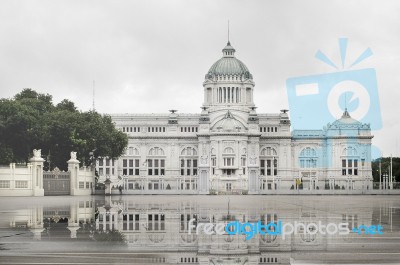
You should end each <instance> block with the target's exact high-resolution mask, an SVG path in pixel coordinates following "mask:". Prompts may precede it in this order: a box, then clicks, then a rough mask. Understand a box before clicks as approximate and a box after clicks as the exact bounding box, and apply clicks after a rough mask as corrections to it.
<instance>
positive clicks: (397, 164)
mask: <svg viewBox="0 0 400 265" xmlns="http://www.w3.org/2000/svg"><path fill="white" fill-rule="evenodd" d="M379 164H380V167H381V174H382V175H383V174H387V175H389V172H390V157H380V158H378V159H375V160H374V161H372V176H373V179H374V182H379ZM392 168H393V173H392V174H393V177H394V181H396V182H400V157H393V158H392Z"/></svg>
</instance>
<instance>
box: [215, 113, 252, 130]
mask: <svg viewBox="0 0 400 265" xmlns="http://www.w3.org/2000/svg"><path fill="white" fill-rule="evenodd" d="M245 129H246V127H245V126H244V125H243V124H242V123H241V122H240V121H238V120H237V119H236V118H235V117H234V116H233V115H232V113H231V112H230V111H229V110H228V112H227V113H226V114H225V116H224V118H222V119H221V120H219V121H217V122H216V123H215V124H214V126H213V127H212V130H213V131H223V132H240V131H244V130H245Z"/></svg>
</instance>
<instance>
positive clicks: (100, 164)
mask: <svg viewBox="0 0 400 265" xmlns="http://www.w3.org/2000/svg"><path fill="white" fill-rule="evenodd" d="M99 166H100V167H102V166H103V159H100V160H99Z"/></svg>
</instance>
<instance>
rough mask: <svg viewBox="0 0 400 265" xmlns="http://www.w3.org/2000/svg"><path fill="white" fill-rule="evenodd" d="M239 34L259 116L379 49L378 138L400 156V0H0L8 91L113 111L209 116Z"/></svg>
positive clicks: (2, 84) (0, 90) (1, 67)
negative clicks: (209, 91)
mask: <svg viewBox="0 0 400 265" xmlns="http://www.w3.org/2000/svg"><path fill="white" fill-rule="evenodd" d="M228 19H229V20H230V25H231V27H230V33H231V34H230V36H231V37H230V40H231V43H232V45H233V47H235V49H236V51H237V52H236V56H237V58H239V59H240V60H242V61H243V62H244V63H245V64H246V65H247V67H248V68H249V70H250V72H251V73H252V74H253V77H254V81H255V83H256V88H255V103H256V105H257V106H258V109H257V111H258V112H259V113H263V112H279V110H280V109H282V108H287V107H288V102H287V95H286V88H285V81H286V79H287V78H289V77H295V76H303V75H310V74H320V73H329V72H334V71H335V69H332V68H331V67H329V66H327V65H325V64H323V63H322V62H320V61H318V60H316V59H315V58H314V55H315V53H316V51H317V50H318V49H321V50H322V51H324V52H325V53H326V54H327V55H328V56H329V57H331V58H332V60H333V61H335V62H340V57H339V52H338V43H337V39H338V38H339V37H347V38H349V46H348V58H349V60H354V59H355V57H356V56H358V55H359V54H360V53H361V52H362V51H364V50H365V49H366V48H367V47H370V48H371V49H372V51H373V53H374V55H373V56H372V57H370V58H368V59H367V60H365V61H364V62H362V63H361V64H359V65H358V66H357V67H356V69H362V68H370V67H372V68H375V69H376V71H377V78H378V86H379V96H380V103H381V108H382V116H383V129H382V130H380V131H378V132H373V133H374V135H375V138H374V140H373V143H374V144H375V145H377V146H378V147H380V148H381V149H382V151H383V154H384V155H385V156H387V155H390V153H393V155H397V156H400V150H399V148H400V134H399V132H400V123H399V121H400V118H399V113H400V111H399V110H398V109H399V108H398V106H399V105H400V101H399V100H400V87H399V83H400V75H399V69H400V1H397V0H392V1H380V0H375V1H371V0H369V1H365V0H360V1H348V0H346V1H320V0H315V1H288V0H283V1H282V0H279V1H278V0H276V1H244V0H243V1H232V0H231V1H215V0H212V1H211V0H209V1H205V0H196V1H195V0H186V1H178V0H174V1H155V0H150V1H148V0H146V1H145V0H142V1H85V0H79V1H16V0H12V1H4V0H2V1H0V39H1V41H0V73H1V78H0V97H1V98H4V97H7V98H8V97H12V96H13V95H15V94H16V93H18V92H20V91H21V89H22V88H26V87H30V88H33V89H35V90H37V91H39V92H45V93H50V94H52V95H53V96H54V100H55V101H56V102H59V101H61V100H62V99H64V98H68V99H70V100H72V101H74V102H75V103H76V104H77V106H78V107H79V109H81V110H89V109H90V108H91V107H92V80H95V81H96V109H97V110H98V111H99V112H102V113H165V112H167V111H168V110H169V109H171V108H174V109H178V110H179V112H186V113H198V112H199V111H200V108H199V107H200V106H201V104H202V103H203V87H202V82H203V81H204V75H205V74H206V72H207V71H208V69H209V68H210V66H211V65H212V64H213V63H214V62H215V61H216V60H218V59H219V58H220V57H221V56H222V52H221V50H222V48H223V47H224V46H225V44H226V42H227V20H228Z"/></svg>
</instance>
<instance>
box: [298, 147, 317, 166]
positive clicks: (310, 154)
mask: <svg viewBox="0 0 400 265" xmlns="http://www.w3.org/2000/svg"><path fill="white" fill-rule="evenodd" d="M299 162H300V168H316V167H317V162H318V157H317V152H316V151H315V149H313V148H311V147H306V148H304V149H303V150H301V152H300V156H299Z"/></svg>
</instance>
